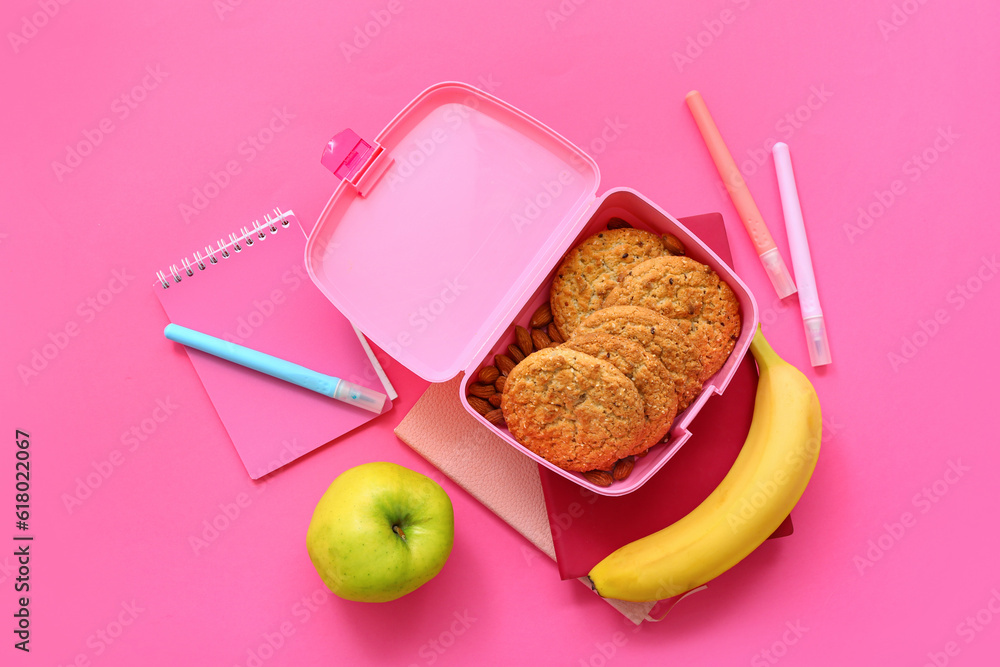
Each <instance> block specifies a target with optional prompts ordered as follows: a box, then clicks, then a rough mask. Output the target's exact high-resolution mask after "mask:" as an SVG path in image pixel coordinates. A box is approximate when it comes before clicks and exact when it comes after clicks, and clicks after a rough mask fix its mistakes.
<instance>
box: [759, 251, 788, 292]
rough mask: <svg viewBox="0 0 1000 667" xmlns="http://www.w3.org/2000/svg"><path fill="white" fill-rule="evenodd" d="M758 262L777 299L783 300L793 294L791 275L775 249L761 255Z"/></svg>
mask: <svg viewBox="0 0 1000 667" xmlns="http://www.w3.org/2000/svg"><path fill="white" fill-rule="evenodd" d="M760 261H761V264H763V265H764V270H765V271H767V277H768V278H770V279H771V284H772V285H774V291H776V292H777V293H778V296H779V297H781V298H782V299H784V298H785V297H786V296H791V295H792V294H795V291H796V290H795V281H794V280H792V274H791V273H789V271H788V267H787V266H785V260H783V259H781V255H779V254H778V249H777V248H771V249H770V250H768V251H767V252H764V253H761V255H760Z"/></svg>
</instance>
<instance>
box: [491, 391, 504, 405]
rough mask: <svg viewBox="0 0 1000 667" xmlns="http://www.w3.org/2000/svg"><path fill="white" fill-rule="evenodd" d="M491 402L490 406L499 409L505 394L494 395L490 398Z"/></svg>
mask: <svg viewBox="0 0 1000 667" xmlns="http://www.w3.org/2000/svg"><path fill="white" fill-rule="evenodd" d="M489 401H490V405H492V406H493V407H494V408H499V407H500V403H501V402H502V401H503V394H493V395H492V396H490V398H489Z"/></svg>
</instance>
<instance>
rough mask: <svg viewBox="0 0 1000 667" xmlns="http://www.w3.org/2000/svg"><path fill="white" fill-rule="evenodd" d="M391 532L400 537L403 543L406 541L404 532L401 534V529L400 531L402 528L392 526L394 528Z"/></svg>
mask: <svg viewBox="0 0 1000 667" xmlns="http://www.w3.org/2000/svg"><path fill="white" fill-rule="evenodd" d="M392 532H394V533H396V534H397V535H399V536H400V537H401V538H403V541H404V542H405V541H406V533H404V532H403V529H402V528H401V527H400V526H398V525H394V526H393V527H392Z"/></svg>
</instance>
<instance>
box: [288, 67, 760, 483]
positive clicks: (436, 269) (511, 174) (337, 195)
mask: <svg viewBox="0 0 1000 667" xmlns="http://www.w3.org/2000/svg"><path fill="white" fill-rule="evenodd" d="M322 162H323V164H324V165H326V166H327V167H328V168H329V169H330V170H331V171H333V173H334V174H335V175H336V176H337V177H338V178H340V179H342V180H341V182H340V184H339V185H338V186H337V188H336V190H335V191H334V193H333V196H331V197H330V201H329V202H328V203H327V205H326V207H325V208H324V210H323V212H322V214H321V215H320V218H319V221H318V222H317V223H316V225H315V227H314V229H313V231H312V233H311V234H310V235H309V240H308V242H307V245H306V252H305V263H306V268H307V271H308V273H309V275H310V277H311V278H312V280H313V282H314V283H315V284H316V285H317V286H318V287H319V289H320V290H321V291H322V292H323V294H325V295H326V297H327V298H328V299H329V300H330V301H331V302H332V303H333V304H334V305H335V306H336V307H337V308H338V309H339V310H340V311H341V312H342V313H343V314H344V315H345V316H346V317H347V318H348V319H349V320H351V322H353V323H354V324H355V325H356V326H357V327H358V328H359V329H360V330H361V331H362V332H363V333H364V334H365V335H366V336H368V338H370V339H371V340H372V341H373V342H374V343H375V344H376V345H378V346H379V347H381V348H382V350H384V351H385V352H386V353H387V354H388V355H390V356H391V357H392V358H393V359H395V360H396V361H398V362H399V363H401V364H403V365H404V366H406V367H407V368H409V369H410V370H411V371H413V372H414V373H416V374H417V375H419V376H420V377H422V378H424V379H426V380H429V381H431V382H443V381H446V380H449V379H451V378H453V377H455V376H456V375H458V374H459V373H463V372H464V373H465V375H464V377H463V379H462V383H461V387H460V389H459V400H460V401H462V403H463V405H465V407H466V409H467V410H468V411H469V412H470V413H471V414H472V415H473V416H474V417H475V418H476V419H477V420H479V421H480V422H481V423H482V424H483V427H484V428H488V429H490V430H492V431H493V432H494V433H496V434H497V436H499V437H500V438H502V439H503V440H505V441H506V442H508V443H509V444H510V445H511V446H512V447H516V448H517V449H518V450H519V451H521V452H523V453H524V455H525V456H529V457H531V458H532V459H534V460H536V461H537V462H538V463H539V464H541V465H543V466H545V467H547V468H550V469H551V470H553V471H554V472H556V473H557V474H559V475H562V476H563V477H566V478H567V479H570V480H572V481H574V482H576V483H577V484H579V485H581V486H583V487H586V488H587V489H590V490H591V491H593V492H594V493H598V494H601V495H606V496H617V495H624V494H626V493H629V492H631V491H634V490H635V489H637V488H639V487H640V486H642V484H643V483H645V482H646V481H647V480H648V479H649V478H650V477H652V475H654V474H655V473H656V471H657V470H659V469H660V468H661V467H663V465H664V464H665V463H666V462H667V460H669V459H670V457H672V456H673V455H674V454H675V453H676V452H677V451H678V449H679V448H680V447H681V446H682V445H683V444H684V443H685V442H686V441H687V440H688V438H690V437H691V433H690V432H689V431H688V430H687V426H688V424H690V423H691V420H692V419H694V417H695V415H697V414H698V412H699V410H701V407H702V406H703V405H704V404H705V402H706V401H707V400H708V399H709V398H710V397H711V395H712V394H713V393H714V394H721V393H722V392H723V391H724V390H725V388H726V386H727V385H728V384H729V381H730V379H731V378H732V376H733V373H734V372H735V370H736V368H737V366H738V365H739V363H740V361H741V360H742V359H743V357H744V356H745V355H746V353H747V350H748V349H749V346H750V339H751V338H752V336H753V333H754V331H755V330H756V328H757V323H758V312H757V304H756V303H755V301H754V299H753V296H752V295H751V294H750V291H749V290H748V289H747V287H746V285H744V284H743V282H742V281H741V280H740V279H739V278H738V277H737V276H736V274H734V273H733V271H732V269H730V268H729V267H728V266H727V265H726V264H725V263H724V262H723V261H722V260H720V259H719V257H718V256H716V254H715V253H714V252H712V251H711V250H710V249H709V248H708V247H706V246H705V244H704V243H702V242H701V241H700V240H699V239H698V238H697V237H695V236H694V235H693V234H691V233H690V232H689V231H688V230H687V229H685V228H684V226H683V225H681V224H680V223H679V222H678V221H677V220H676V219H675V218H673V217H672V216H671V215H670V214H668V213H666V212H665V211H663V210H662V209H661V208H660V207H658V206H657V205H656V204H654V203H653V202H651V201H649V200H648V199H646V198H645V197H643V196H642V195H641V194H639V193H638V192H636V191H634V190H631V189H629V188H615V189H612V190H609V191H607V192H605V193H603V194H601V195H598V194H597V187H598V184H599V181H600V172H599V170H598V168H597V164H596V163H595V162H594V160H593V159H592V158H591V157H590V156H588V155H587V154H586V153H584V152H583V151H582V150H580V149H579V148H577V147H576V146H574V145H573V144H571V143H570V142H568V141H567V140H566V139H564V138H563V137H562V136H560V135H559V134H557V133H556V132H554V131H553V130H551V129H550V128H548V127H547V126H545V125H543V124H542V123H539V122H538V121H537V120H535V119H534V118H532V117H531V116H529V115H527V114H525V113H523V112H522V111H520V110H518V109H516V108H514V107H512V106H510V105H509V104H506V103H505V102H503V101H501V100H499V99H497V98H495V97H493V96H491V95H489V94H487V93H485V92H483V91H481V90H478V89H476V88H474V87H472V86H469V85H467V84H464V83H454V82H445V83H440V84H437V85H434V86H431V87H430V88H428V89H427V90H425V91H424V92H422V93H420V94H419V95H418V96H417V97H416V99H414V100H413V101H412V102H410V103H409V104H408V105H407V106H406V107H405V108H404V109H403V110H402V111H400V112H399V114H398V115H397V116H396V117H395V118H394V119H393V120H392V121H391V122H390V123H389V124H388V125H387V126H386V127H385V129H384V130H382V132H380V133H379V135H378V136H377V137H375V139H374V140H373V141H370V142H368V141H364V140H362V139H361V138H360V137H358V135H357V134H355V133H354V132H352V131H350V130H345V131H344V132H341V133H340V134H338V135H337V136H336V137H334V139H333V140H332V141H331V142H330V143H329V145H328V146H327V147H326V150H325V151H324V154H323V159H322ZM612 217H618V218H622V219H624V220H625V221H627V222H629V223H630V224H631V225H632V226H634V227H637V228H641V229H647V230H650V231H653V232H657V233H661V234H662V233H667V232H669V233H671V234H674V235H675V236H677V237H678V238H679V239H680V240H681V241H682V242H683V243H684V245H685V247H686V249H687V254H688V255H689V256H690V257H692V258H694V259H696V260H698V261H700V262H703V263H705V264H708V265H709V266H711V267H712V268H713V269H714V270H715V271H716V272H717V273H718V274H719V276H720V277H721V278H722V279H723V280H725V281H726V282H727V283H729V285H730V287H732V289H733V291H734V292H735V293H736V296H737V298H738V299H739V302H740V309H741V311H742V313H741V315H742V318H743V327H742V332H741V334H740V337H739V339H738V340H737V342H736V347H735V349H734V350H733V353H732V354H731V355H730V357H729V360H728V361H727V362H726V364H725V365H724V366H723V367H722V369H721V370H719V372H718V373H716V375H715V376H713V377H712V378H711V379H710V380H709V381H708V382H706V383H705V386H704V389H703V390H702V392H701V394H699V396H698V397H697V399H695V400H694V401H693V402H692V403H691V405H689V406H688V408H687V409H686V410H684V412H682V413H680V414H679V415H678V416H677V418H676V419H675V421H674V424H673V426H672V428H671V431H670V433H669V435H668V437H667V439H666V440H665V441H664V442H663V443H661V444H659V445H657V446H655V447H653V448H652V449H650V451H649V454H648V455H647V456H645V457H642V458H639V459H637V460H636V464H635V469H634V470H633V472H632V474H631V475H630V476H629V477H628V478H627V479H626V480H623V481H619V482H615V483H614V484H612V485H611V486H609V487H599V486H597V485H595V484H593V483H591V482H590V481H588V480H587V479H586V478H585V477H584V476H583V475H581V474H579V473H573V472H567V471H565V470H562V469H560V468H558V467H556V466H554V465H553V464H551V463H549V462H548V461H546V460H544V459H543V458H541V457H539V456H538V455H536V454H534V453H533V452H531V451H529V450H528V449H527V448H525V447H523V446H522V445H520V444H519V443H518V442H517V441H516V440H515V439H514V438H513V437H512V436H511V435H510V433H509V432H508V431H507V429H506V428H502V427H501V428H498V427H497V426H494V425H493V424H491V423H490V422H489V421H487V420H486V419H485V418H484V417H483V416H482V415H480V414H479V413H478V412H476V411H475V410H474V409H472V407H471V406H470V405H469V403H468V401H467V400H466V385H467V384H468V383H470V382H474V381H475V378H476V374H477V372H478V370H479V369H480V368H481V367H482V366H484V365H486V364H490V363H492V360H493V355H494V354H496V353H499V352H504V351H506V349H507V346H508V345H509V344H510V343H512V342H514V329H513V324H514V323H517V324H521V325H522V326H527V322H528V320H529V318H530V317H531V315H532V313H534V312H535V310H536V309H537V308H538V307H539V306H540V305H541V304H542V303H544V302H546V301H548V298H549V287H550V284H551V280H552V276H553V273H554V272H555V270H556V267H557V266H558V264H559V262H560V260H561V259H562V257H563V255H564V254H565V253H566V252H567V251H568V250H569V249H570V248H572V247H573V246H575V245H576V244H577V243H579V242H580V241H582V240H583V239H585V238H586V237H588V236H590V235H591V234H594V233H597V232H598V231H600V230H602V229H604V228H605V227H606V225H607V223H608V220H609V219H610V218H612Z"/></svg>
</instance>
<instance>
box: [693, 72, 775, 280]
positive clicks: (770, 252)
mask: <svg viewBox="0 0 1000 667" xmlns="http://www.w3.org/2000/svg"><path fill="white" fill-rule="evenodd" d="M684 101H685V102H687V105H688V109H690V110H691V115H692V116H694V122H695V124H697V125H698V130H699V131H700V132H701V137H702V139H704V140H705V146H706V147H707V148H708V153H709V155H711V156H712V161H713V162H715V168H716V169H718V170H719V177H720V178H722V182H723V183H725V185H726V191H727V192H728V193H729V196H730V198H731V199H732V200H733V206H735V207H736V212H737V213H739V214H740V219H741V220H743V226H744V227H746V230H747V234H749V235H750V240H751V241H752V242H753V247H754V249H755V250H756V251H757V256H758V257H759V258H760V263H761V264H763V265H764V270H765V271H766V272H767V277H768V278H770V279H771V284H772V285H773V286H774V291H775V292H777V293H778V296H779V297H781V298H782V299H784V298H785V297H786V296H790V295H792V294H794V293H795V282H794V281H793V280H792V276H791V274H790V273H789V272H788V267H786V266H785V262H784V260H782V259H781V255H780V254H779V253H778V248H777V246H775V245H774V240H773V239H772V238H771V232H770V231H768V229H767V225H766V224H764V216H762V215H761V214H760V210H759V209H758V208H757V204H756V203H755V202H754V200H753V197H752V196H751V195H750V189H749V188H747V184H746V181H744V180H743V175H742V174H741V173H740V170H739V169H738V168H737V167H736V161H735V160H733V155H732V153H730V152H729V148H727V147H726V142H725V141H724V140H723V139H722V134H720V133H719V128H718V127H716V125H715V121H714V120H713V119H712V114H710V113H709V112H708V107H707V106H706V105H705V100H704V99H702V97H701V93H699V92H698V91H697V90H692V91H691V92H690V93H688V94H687V95H686V96H685V97H684Z"/></svg>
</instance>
